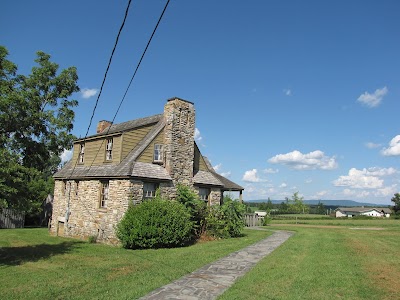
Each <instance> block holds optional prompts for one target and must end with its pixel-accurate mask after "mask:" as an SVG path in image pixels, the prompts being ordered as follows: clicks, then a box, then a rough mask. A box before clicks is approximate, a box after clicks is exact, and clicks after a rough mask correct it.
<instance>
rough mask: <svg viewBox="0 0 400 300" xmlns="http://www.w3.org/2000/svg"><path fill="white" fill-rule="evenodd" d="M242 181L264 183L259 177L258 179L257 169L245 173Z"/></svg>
mask: <svg viewBox="0 0 400 300" xmlns="http://www.w3.org/2000/svg"><path fill="white" fill-rule="evenodd" d="M242 180H243V181H247V182H265V181H266V180H265V179H261V178H260V177H258V174H257V169H252V170H249V171H246V172H245V173H244V175H243V179H242Z"/></svg>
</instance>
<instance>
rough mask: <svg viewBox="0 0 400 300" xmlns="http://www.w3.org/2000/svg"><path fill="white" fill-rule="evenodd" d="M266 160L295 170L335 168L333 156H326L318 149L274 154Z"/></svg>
mask: <svg viewBox="0 0 400 300" xmlns="http://www.w3.org/2000/svg"><path fill="white" fill-rule="evenodd" d="M268 162H270V163H273V164H283V165H286V166H288V167H289V168H292V169H295V170H315V169H321V170H333V169H336V168H337V162H336V160H335V157H334V156H333V157H328V156H326V155H325V154H324V152H322V151H320V150H316V151H313V152H310V153H307V154H303V153H301V152H300V151H297V150H295V151H292V152H289V153H286V154H278V155H275V156H274V157H272V158H270V159H269V160H268Z"/></svg>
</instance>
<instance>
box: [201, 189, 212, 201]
mask: <svg viewBox="0 0 400 300" xmlns="http://www.w3.org/2000/svg"><path fill="white" fill-rule="evenodd" d="M199 198H200V200H203V201H205V202H208V201H209V200H210V189H209V188H204V187H201V188H199Z"/></svg>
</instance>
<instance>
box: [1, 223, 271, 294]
mask: <svg viewBox="0 0 400 300" xmlns="http://www.w3.org/2000/svg"><path fill="white" fill-rule="evenodd" d="M270 234H271V233H270V232H266V231H255V230H245V236H243V237H241V238H235V239H227V240H219V241H209V242H200V243H197V244H195V245H192V246H190V247H183V248H175V249H158V250H125V249H122V248H118V247H112V246H107V245H101V244H89V243H87V242H83V241H79V240H73V239H66V238H60V237H52V236H49V234H48V232H47V229H2V230H0V298H1V299H137V298H139V297H140V296H143V295H145V294H147V293H149V292H150V291H152V290H154V289H156V288H158V287H160V286H163V285H165V284H167V283H170V282H171V281H173V280H175V279H177V278H179V277H181V276H183V275H185V274H187V273H190V272H192V271H194V270H196V269H198V268H200V267H202V266H204V265H206V264H207V263H210V262H212V261H215V260H217V259H218V258H220V257H223V256H225V255H228V254H229V253H231V252H234V251H236V250H239V249H241V248H244V247H246V246H248V245H251V244H253V243H255V242H257V241H259V240H261V239H263V238H265V237H267V236H268V235H270Z"/></svg>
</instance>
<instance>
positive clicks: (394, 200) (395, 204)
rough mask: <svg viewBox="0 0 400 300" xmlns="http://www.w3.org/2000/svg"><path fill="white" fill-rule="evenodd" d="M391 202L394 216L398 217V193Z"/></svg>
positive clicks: (399, 202)
mask: <svg viewBox="0 0 400 300" xmlns="http://www.w3.org/2000/svg"><path fill="white" fill-rule="evenodd" d="M391 201H392V202H393V203H394V206H393V210H394V214H395V215H400V193H396V194H394V196H393V197H392V199H391Z"/></svg>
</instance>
